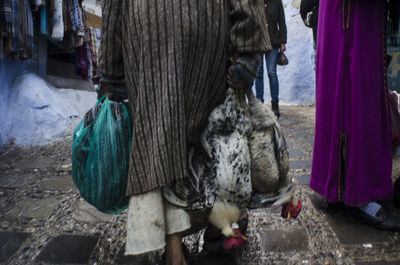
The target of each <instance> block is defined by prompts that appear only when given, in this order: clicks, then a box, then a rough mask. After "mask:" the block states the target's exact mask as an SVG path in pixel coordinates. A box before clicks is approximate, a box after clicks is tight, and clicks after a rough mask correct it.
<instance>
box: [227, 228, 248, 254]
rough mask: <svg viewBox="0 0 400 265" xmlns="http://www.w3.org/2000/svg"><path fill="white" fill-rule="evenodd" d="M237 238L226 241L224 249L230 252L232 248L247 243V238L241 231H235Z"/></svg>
mask: <svg viewBox="0 0 400 265" xmlns="http://www.w3.org/2000/svg"><path fill="white" fill-rule="evenodd" d="M233 232H235V234H236V236H237V237H230V238H227V239H225V240H224V244H223V248H224V249H225V250H229V249H232V248H238V247H240V246H242V245H243V244H244V242H246V240H247V238H246V237H245V236H243V234H242V233H241V232H240V230H239V229H233Z"/></svg>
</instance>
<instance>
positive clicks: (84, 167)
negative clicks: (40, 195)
mask: <svg viewBox="0 0 400 265" xmlns="http://www.w3.org/2000/svg"><path fill="white" fill-rule="evenodd" d="M103 99H104V97H103V98H102V99H100V100H99V101H98V102H97V103H96V105H95V106H94V107H93V108H92V109H91V110H90V111H88V112H87V113H86V115H85V117H84V119H83V120H82V121H81V122H80V124H79V125H78V126H77V127H76V129H75V130H74V136H73V147H72V179H73V181H74V182H75V184H76V186H77V187H78V189H79V192H80V195H81V196H82V197H83V198H84V199H85V200H86V201H87V202H88V203H90V204H91V205H93V206H94V207H96V208H97V209H98V210H100V211H101V212H104V213H108V214H118V213H120V212H121V211H123V210H124V209H126V208H127V207H128V199H127V198H126V196H125V190H126V184H127V176H128V168H129V155H130V149H131V142H132V119H131V115H130V112H129V109H128V107H127V105H126V104H125V103H123V102H121V103H119V102H115V101H111V100H109V99H108V98H105V99H104V101H103V102H102V100H103ZM101 102H102V103H101Z"/></svg>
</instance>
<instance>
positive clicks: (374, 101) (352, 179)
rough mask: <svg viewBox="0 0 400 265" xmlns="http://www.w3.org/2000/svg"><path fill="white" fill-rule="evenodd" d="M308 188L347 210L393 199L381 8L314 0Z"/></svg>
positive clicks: (373, 2) (366, 2)
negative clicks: (313, 85) (312, 135)
mask: <svg viewBox="0 0 400 265" xmlns="http://www.w3.org/2000/svg"><path fill="white" fill-rule="evenodd" d="M319 12H320V13H319V24H318V46H317V61H316V121H315V144H314V154H313V164H312V172H311V181H310V186H311V188H312V189H313V190H315V191H316V192H318V193H320V194H321V195H322V196H323V197H324V198H326V199H327V200H328V201H329V202H344V203H345V204H346V205H348V206H360V205H363V204H365V203H368V202H371V201H376V200H382V199H388V198H390V197H391V196H392V195H393V185H392V181H391V170H392V153H391V136H390V124H389V119H388V117H387V109H386V103H385V85H384V78H385V77H384V60H383V54H384V45H383V39H384V36H383V25H384V21H383V20H384V1H383V0H321V1H320V9H319Z"/></svg>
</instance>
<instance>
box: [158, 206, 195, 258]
mask: <svg viewBox="0 0 400 265" xmlns="http://www.w3.org/2000/svg"><path fill="white" fill-rule="evenodd" d="M164 215H165V230H166V231H165V232H166V245H165V257H166V264H168V265H186V264H187V261H186V260H185V255H184V251H183V245H182V236H183V234H184V233H185V231H188V230H190V228H191V219H190V215H189V214H188V213H187V212H186V211H185V210H183V209H181V208H178V207H176V206H174V205H172V204H170V203H168V202H166V201H164ZM187 258H189V257H187Z"/></svg>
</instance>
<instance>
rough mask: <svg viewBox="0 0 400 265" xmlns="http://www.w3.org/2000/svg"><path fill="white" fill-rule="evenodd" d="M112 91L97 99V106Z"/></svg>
mask: <svg viewBox="0 0 400 265" xmlns="http://www.w3.org/2000/svg"><path fill="white" fill-rule="evenodd" d="M109 94H110V93H107V94H105V95H103V96H102V97H101V98H100V99H99V100H97V102H96V104H94V105H95V106H97V105H99V104H100V103H101V102H103V100H104V99H105V98H106V97H108V95H109Z"/></svg>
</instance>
